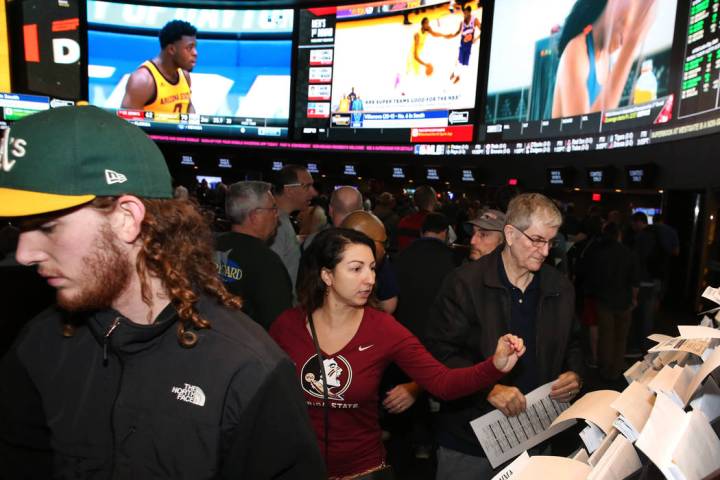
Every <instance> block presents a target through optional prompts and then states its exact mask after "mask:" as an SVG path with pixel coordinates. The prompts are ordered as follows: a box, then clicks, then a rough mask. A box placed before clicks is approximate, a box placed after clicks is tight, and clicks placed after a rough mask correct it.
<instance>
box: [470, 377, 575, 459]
mask: <svg viewBox="0 0 720 480" xmlns="http://www.w3.org/2000/svg"><path fill="white" fill-rule="evenodd" d="M553 383H554V382H549V383H547V384H545V385H543V386H542V387H538V388H536V389H535V390H533V391H532V392H530V393H528V394H527V395H526V396H525V401H526V405H527V408H526V410H525V411H524V412H523V413H521V414H520V415H518V416H516V417H506V416H505V415H503V414H502V413H501V412H500V411H499V410H493V411H492V412H490V413H487V414H485V415H483V416H482V417H479V418H476V419H475V420H473V421H471V422H470V426H471V427H472V429H473V432H475V436H476V437H477V438H478V440H479V441H480V445H481V446H482V448H483V450H484V451H485V455H486V456H487V458H488V461H489V462H490V465H492V467H493V468H496V467H498V466H499V465H501V464H503V463H505V462H507V461H508V460H510V459H511V458H513V457H515V456H517V455H519V454H520V453H522V452H523V451H524V450H528V449H530V448H532V447H534V446H535V445H537V444H539V443H540V442H542V441H543V440H546V439H548V438H550V437H552V436H553V435H555V434H556V433H558V432H561V431H563V430H565V429H566V428H568V427H570V426H571V425H572V424H573V423H574V422H572V423H567V424H563V425H560V426H556V427H553V428H550V425H551V424H552V422H553V420H555V419H556V418H557V417H558V415H560V414H561V413H562V412H563V411H565V410H566V409H567V408H568V407H569V406H570V404H568V403H559V402H556V401H555V400H552V399H551V398H550V391H551V389H552V384H553Z"/></svg>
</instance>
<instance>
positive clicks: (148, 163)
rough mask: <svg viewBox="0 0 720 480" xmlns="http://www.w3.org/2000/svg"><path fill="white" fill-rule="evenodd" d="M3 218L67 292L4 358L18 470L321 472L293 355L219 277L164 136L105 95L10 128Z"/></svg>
mask: <svg viewBox="0 0 720 480" xmlns="http://www.w3.org/2000/svg"><path fill="white" fill-rule="evenodd" d="M0 156H1V158H0V160H1V163H0V166H1V167H2V169H1V171H0V217H10V218H11V219H12V221H14V222H15V223H16V224H17V226H18V228H19V229H20V237H19V241H18V246H17V251H16V257H17V260H18V262H19V263H21V264H24V265H34V266H36V268H37V270H38V273H39V274H40V275H41V276H43V277H44V278H46V279H47V281H48V283H49V284H50V285H51V286H53V287H55V288H56V289H57V305H56V306H54V307H52V308H50V309H48V310H47V311H45V312H44V313H42V314H41V315H39V316H38V317H37V318H35V319H34V320H32V321H31V322H29V324H28V325H27V326H26V327H25V329H24V331H23V332H22V333H21V334H20V336H19V337H18V338H17V340H16V342H15V344H14V345H13V347H12V348H11V349H10V351H9V352H8V353H7V354H6V356H5V357H3V359H2V360H1V361H0V378H2V380H3V381H2V382H0V465H2V466H3V472H2V473H3V474H7V475H9V478H93V479H94V478H136V479H146V478H174V479H179V478H187V479H200V478H253V479H259V478H288V479H289V478H321V476H322V475H323V466H322V460H321V458H320V455H319V452H318V451H317V447H316V442H315V439H314V437H313V434H312V431H311V430H310V426H309V422H308V417H307V411H306V408H305V406H304V403H303V400H302V396H301V394H300V391H299V389H298V388H297V386H296V385H295V380H294V367H293V365H292V363H291V362H290V361H289V360H288V359H287V357H286V356H285V355H284V354H283V353H282V352H281V351H280V349H279V348H278V347H277V346H276V345H275V344H273V342H272V341H271V340H270V339H269V337H268V336H267V335H266V334H265V332H264V331H263V330H262V328H260V327H259V326H258V325H256V324H255V323H254V322H252V321H251V320H249V319H248V318H247V317H246V316H245V315H244V314H242V313H241V312H240V311H239V310H238V307H239V303H240V302H239V299H237V298H236V297H233V296H232V295H230V294H229V293H228V292H227V291H226V290H225V289H224V287H223V286H222V283H221V282H220V280H219V278H218V277H217V275H216V271H215V266H214V264H213V261H212V253H213V251H212V243H211V235H210V232H209V229H208V228H207V226H206V225H205V223H204V222H203V220H202V217H201V216H200V214H199V213H198V212H197V210H196V209H195V208H194V206H193V205H192V204H190V203H189V202H186V201H182V200H173V199H172V191H171V182H170V175H169V173H168V170H167V166H166V165H165V161H164V159H163V156H162V154H161V152H160V151H159V149H158V148H157V146H155V144H154V143H153V142H152V141H151V140H150V139H149V138H148V137H147V136H146V135H145V134H144V133H142V131H140V130H139V129H138V128H137V127H135V126H133V125H130V124H129V123H126V122H125V121H123V120H121V119H119V118H117V117H115V116H113V115H111V114H109V113H106V112H104V111H102V110H100V109H97V108H95V107H89V106H86V107H65V108H60V109H54V110H50V111H46V112H42V113H38V114H35V115H33V116H30V117H27V118H26V119H23V120H21V121H19V122H18V123H17V124H15V125H13V126H12V127H11V128H10V129H8V130H6V132H5V135H4V137H3V142H2V149H1V150H0Z"/></svg>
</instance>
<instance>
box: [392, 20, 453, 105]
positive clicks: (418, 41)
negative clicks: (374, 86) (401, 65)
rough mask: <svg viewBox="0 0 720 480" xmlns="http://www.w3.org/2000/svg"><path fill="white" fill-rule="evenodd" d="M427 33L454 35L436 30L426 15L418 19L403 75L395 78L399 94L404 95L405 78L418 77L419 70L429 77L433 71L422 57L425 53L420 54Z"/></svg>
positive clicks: (434, 35)
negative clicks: (417, 27)
mask: <svg viewBox="0 0 720 480" xmlns="http://www.w3.org/2000/svg"><path fill="white" fill-rule="evenodd" d="M428 34H430V35H432V36H433V37H443V38H452V37H453V36H454V35H445V34H442V33H438V32H436V31H435V30H433V29H432V27H431V26H430V20H429V19H428V17H423V19H422V20H421V21H420V30H418V31H417V32H415V33H414V34H413V44H412V47H411V49H410V52H409V54H408V57H407V61H406V65H405V75H404V76H403V75H402V74H398V75H397V76H396V78H395V88H396V89H399V90H401V92H402V93H401V95H405V91H404V89H405V86H406V85H404V83H407V80H409V79H410V78H417V77H419V76H420V74H421V72H422V73H424V74H425V75H426V76H428V77H429V76H430V75H432V73H433V71H434V67H433V64H432V63H430V62H429V61H428V60H427V58H424V57H425V55H422V53H423V50H424V49H425V39H426V38H427V35H428Z"/></svg>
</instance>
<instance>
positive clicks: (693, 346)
mask: <svg viewBox="0 0 720 480" xmlns="http://www.w3.org/2000/svg"><path fill="white" fill-rule="evenodd" d="M709 346H710V339H709V338H691V339H688V338H683V337H676V338H671V339H669V340H665V341H664V342H660V343H658V344H657V345H655V346H654V347H652V348H651V349H650V350H648V352H651V353H656V352H669V351H672V350H680V351H681V352H689V353H693V354H695V355H697V356H698V357H702V354H703V353H704V352H705V350H706V349H707V348H708V347H709Z"/></svg>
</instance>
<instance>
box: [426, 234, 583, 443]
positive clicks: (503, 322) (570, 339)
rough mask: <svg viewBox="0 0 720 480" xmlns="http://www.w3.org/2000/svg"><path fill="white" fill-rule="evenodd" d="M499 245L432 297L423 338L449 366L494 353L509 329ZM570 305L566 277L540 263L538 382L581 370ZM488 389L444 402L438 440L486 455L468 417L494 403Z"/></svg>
mask: <svg viewBox="0 0 720 480" xmlns="http://www.w3.org/2000/svg"><path fill="white" fill-rule="evenodd" d="M501 251H502V247H499V248H498V249H496V250H495V251H494V252H493V253H491V254H489V255H486V256H484V257H482V258H481V259H479V260H478V261H476V262H472V263H468V264H465V265H462V266H461V267H459V268H457V269H456V270H455V271H454V272H453V273H451V274H450V275H448V277H447V278H446V279H445V282H444V283H443V286H442V288H441V290H440V293H439V294H438V296H437V298H436V299H435V303H434V304H433V307H432V310H431V314H430V322H429V324H428V327H427V337H426V339H425V340H426V344H427V346H428V349H429V350H430V351H431V352H432V353H433V355H435V357H436V358H437V359H438V360H440V361H442V362H444V363H445V364H446V365H447V366H449V367H465V366H468V365H472V364H474V363H477V362H478V361H480V360H482V359H484V358H487V357H489V356H491V355H493V354H494V353H495V348H496V346H497V340H498V338H499V337H501V336H502V335H504V334H506V333H509V332H510V328H509V320H510V302H511V298H510V293H509V292H508V290H507V289H506V288H505V287H504V286H503V284H502V283H501V280H500V278H499V275H498V262H500V261H502V260H501V257H500V252H501ZM574 308H575V291H574V289H573V286H572V284H571V283H570V281H569V280H568V279H567V278H566V277H564V276H563V275H562V274H561V273H560V272H558V271H557V270H556V269H554V268H552V267H550V266H547V265H543V267H542V268H541V271H540V300H539V302H538V312H537V320H536V324H535V332H536V358H535V361H536V362H537V372H538V374H539V377H540V378H539V379H538V380H539V384H540V385H543V384H545V383H547V382H550V381H552V380H555V379H556V378H557V377H558V375H560V374H561V373H563V372H565V371H568V370H572V371H574V372H577V373H578V374H582V354H581V350H580V345H579V342H578V341H577V338H576V335H575V333H576V332H575V331H574V330H575V326H576V324H575V321H574ZM501 383H503V384H507V383H506V382H502V381H501ZM488 392H489V390H486V391H482V392H478V393H477V394H476V395H474V396H472V397H466V398H464V399H461V400H457V401H453V402H447V403H444V404H443V406H442V410H441V414H440V415H439V418H438V422H437V427H438V440H439V443H440V444H441V445H443V446H446V447H448V448H452V449H454V450H458V451H461V452H463V453H467V454H471V455H476V456H484V454H483V452H482V448H481V447H480V444H479V442H478V440H477V437H475V435H474V434H473V432H472V429H471V428H470V424H469V422H470V421H471V420H473V419H475V418H477V417H479V416H480V415H482V414H484V413H487V412H488V411H490V410H492V409H493V408H494V407H492V406H491V405H490V404H489V403H488V402H487V400H486V397H487V394H488ZM526 393H527V392H526Z"/></svg>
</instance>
